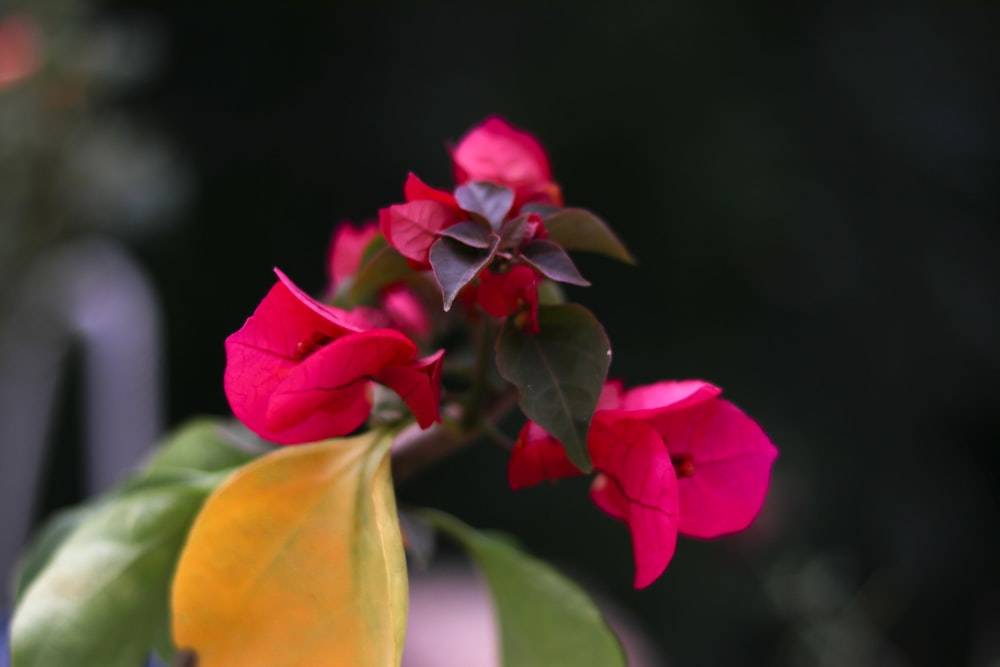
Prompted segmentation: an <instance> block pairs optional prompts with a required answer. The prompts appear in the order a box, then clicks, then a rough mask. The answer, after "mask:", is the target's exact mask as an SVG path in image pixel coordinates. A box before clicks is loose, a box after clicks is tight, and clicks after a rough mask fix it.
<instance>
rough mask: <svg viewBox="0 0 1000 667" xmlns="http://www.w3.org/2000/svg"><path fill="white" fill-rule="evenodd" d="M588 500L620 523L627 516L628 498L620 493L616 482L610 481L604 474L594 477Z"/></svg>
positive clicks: (620, 490)
mask: <svg viewBox="0 0 1000 667" xmlns="http://www.w3.org/2000/svg"><path fill="white" fill-rule="evenodd" d="M590 498H591V500H593V501H594V504H595V505H597V507H598V509H600V510H601V511H602V512H604V513H605V514H607V515H609V516H611V517H613V518H615V519H620V520H621V521H624V520H625V515H626V514H628V498H626V497H625V494H624V493H622V489H621V487H620V486H618V482H616V481H615V480H613V479H611V478H610V477H608V476H607V475H605V474H604V473H600V472H599V473H597V474H596V475H594V481H593V483H592V484H591V485H590Z"/></svg>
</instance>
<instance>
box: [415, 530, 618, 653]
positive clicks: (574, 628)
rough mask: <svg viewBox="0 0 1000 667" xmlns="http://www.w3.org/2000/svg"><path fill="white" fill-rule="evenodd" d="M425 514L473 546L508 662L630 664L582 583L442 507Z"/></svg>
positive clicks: (465, 544)
mask: <svg viewBox="0 0 1000 667" xmlns="http://www.w3.org/2000/svg"><path fill="white" fill-rule="evenodd" d="M423 516H424V517H426V518H427V520H428V521H430V522H431V523H432V524H434V525H435V526H436V527H437V528H438V529H439V530H441V531H442V532H445V533H447V534H448V535H449V536H450V537H452V538H453V539H454V540H456V541H457V542H459V543H460V544H462V545H463V546H464V547H465V548H466V549H468V551H469V553H470V554H471V555H472V557H473V558H474V559H475V560H476V562H477V563H478V564H479V566H480V568H482V570H483V573H484V574H485V575H486V581H487V582H488V584H489V586H490V590H491V592H492V593H493V601H494V604H495V606H496V612H497V621H498V623H499V625H500V648H501V658H502V664H503V666H504V667H581V666H585V665H594V666H595V667H626V661H625V655H624V652H623V651H622V647H621V644H620V643H619V641H618V638H617V637H616V636H615V634H614V631H612V630H611V628H610V627H608V624H607V621H606V620H605V619H604V616H603V615H602V614H601V612H600V610H599V609H598V608H597V606H596V605H595V604H594V602H593V601H592V600H591V599H590V597H589V596H588V595H587V594H586V593H585V592H584V591H583V590H582V589H581V588H580V587H579V586H577V585H576V584H574V583H573V582H572V581H570V580H569V579H566V578H565V577H563V576H562V575H561V574H559V573H558V572H556V570H555V569H553V568H552V567H551V566H550V565H548V564H547V563H544V562H542V561H540V560H538V559H536V558H533V557H531V556H529V555H527V554H525V553H523V552H521V551H520V550H518V549H517V547H515V546H513V545H512V544H511V542H510V541H509V540H507V539H504V536H501V535H495V534H489V533H481V532H478V531H476V530H473V529H472V528H470V527H469V526H467V525H465V524H464V523H462V522H460V521H458V520H457V519H455V518H453V517H451V516H448V515H447V514H443V513H441V512H432V511H426V512H424V513H423Z"/></svg>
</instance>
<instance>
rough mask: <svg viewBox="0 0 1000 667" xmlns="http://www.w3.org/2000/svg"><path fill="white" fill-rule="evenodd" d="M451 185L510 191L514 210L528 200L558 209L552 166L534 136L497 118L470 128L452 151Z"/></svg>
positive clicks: (556, 188)
mask: <svg viewBox="0 0 1000 667" xmlns="http://www.w3.org/2000/svg"><path fill="white" fill-rule="evenodd" d="M451 160H452V164H453V166H454V171H455V183H456V184H458V185H462V184H463V183H466V182H468V181H491V182H493V183H496V184H497V185H503V186H506V187H508V188H510V189H511V190H513V191H514V194H515V199H514V210H518V209H520V207H521V204H524V203H526V202H529V201H536V202H539V203H545V204H553V205H555V206H562V195H561V194H560V191H559V186H558V185H556V184H555V183H553V182H552V167H551V166H550V165H549V158H548V156H547V155H546V154H545V149H543V148H542V145H541V144H540V143H539V142H538V140H537V139H535V137H533V136H532V135H530V134H528V133H527V132H524V131H523V130H519V129H516V128H514V127H512V126H511V125H510V124H509V123H507V121H505V120H504V119H502V118H499V117H497V116H493V117H490V118H487V119H486V120H485V121H484V122H483V123H482V124H480V125H478V126H476V127H475V128H473V129H472V130H471V131H470V132H469V133H468V134H466V135H465V137H463V138H462V140H461V141H459V142H458V145H457V146H455V148H454V149H453V150H452V153H451Z"/></svg>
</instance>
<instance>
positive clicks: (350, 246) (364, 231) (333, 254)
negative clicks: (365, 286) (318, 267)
mask: <svg viewBox="0 0 1000 667" xmlns="http://www.w3.org/2000/svg"><path fill="white" fill-rule="evenodd" d="M378 232H379V230H378V225H376V224H375V223H374V222H372V223H368V224H364V225H360V226H358V227H355V226H354V225H352V224H351V223H349V222H346V221H345V222H342V223H340V225H338V226H337V231H336V232H334V234H333V239H332V240H331V241H330V250H329V253H328V256H327V272H328V273H329V275H330V288H331V291H334V290H336V287H337V285H339V284H340V283H342V282H343V281H344V280H345V279H346V278H350V277H351V276H353V275H354V274H355V273H357V271H358V269H359V268H360V267H361V258H362V256H363V255H364V252H365V248H367V247H368V244H369V243H371V242H372V240H374V239H375V237H376V236H378Z"/></svg>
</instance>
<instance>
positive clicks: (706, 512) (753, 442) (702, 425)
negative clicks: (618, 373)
mask: <svg viewBox="0 0 1000 667" xmlns="http://www.w3.org/2000/svg"><path fill="white" fill-rule="evenodd" d="M648 421H649V423H650V424H651V425H653V426H654V427H655V428H656V430H657V431H658V432H659V433H660V435H661V436H662V437H663V441H664V443H665V444H666V447H667V450H669V453H670V456H672V457H674V458H677V457H680V456H688V457H690V461H691V464H692V467H693V474H691V475H690V476H688V477H682V478H681V479H680V480H679V481H678V487H679V491H680V509H681V523H680V531H681V532H682V533H684V534H685V535H691V536H693V537H716V536H718V535H723V534H726V533H732V532H735V531H738V530H742V529H744V528H746V527H747V526H748V525H749V524H750V522H751V521H753V519H754V517H756V516H757V513H758V512H759V511H760V508H761V506H762V505H763V503H764V496H765V495H766V493H767V487H768V484H769V483H770V476H771V465H772V463H773V462H774V459H775V457H777V455H778V450H777V449H776V448H775V447H774V445H773V444H771V441H770V439H769V438H768V437H767V435H765V433H764V431H762V430H761V428H760V426H758V425H757V423H756V422H755V421H754V420H752V419H750V418H749V417H748V416H747V415H746V414H744V413H743V412H742V411H741V410H740V409H739V408H737V407H736V406H735V405H733V404H732V403H730V402H729V401H725V400H722V399H714V400H710V401H706V402H703V403H700V404H697V405H694V406H693V407H690V408H689V409H687V410H682V411H679V412H672V413H669V414H663V415H660V416H657V417H655V418H653V419H650V420H648Z"/></svg>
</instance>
